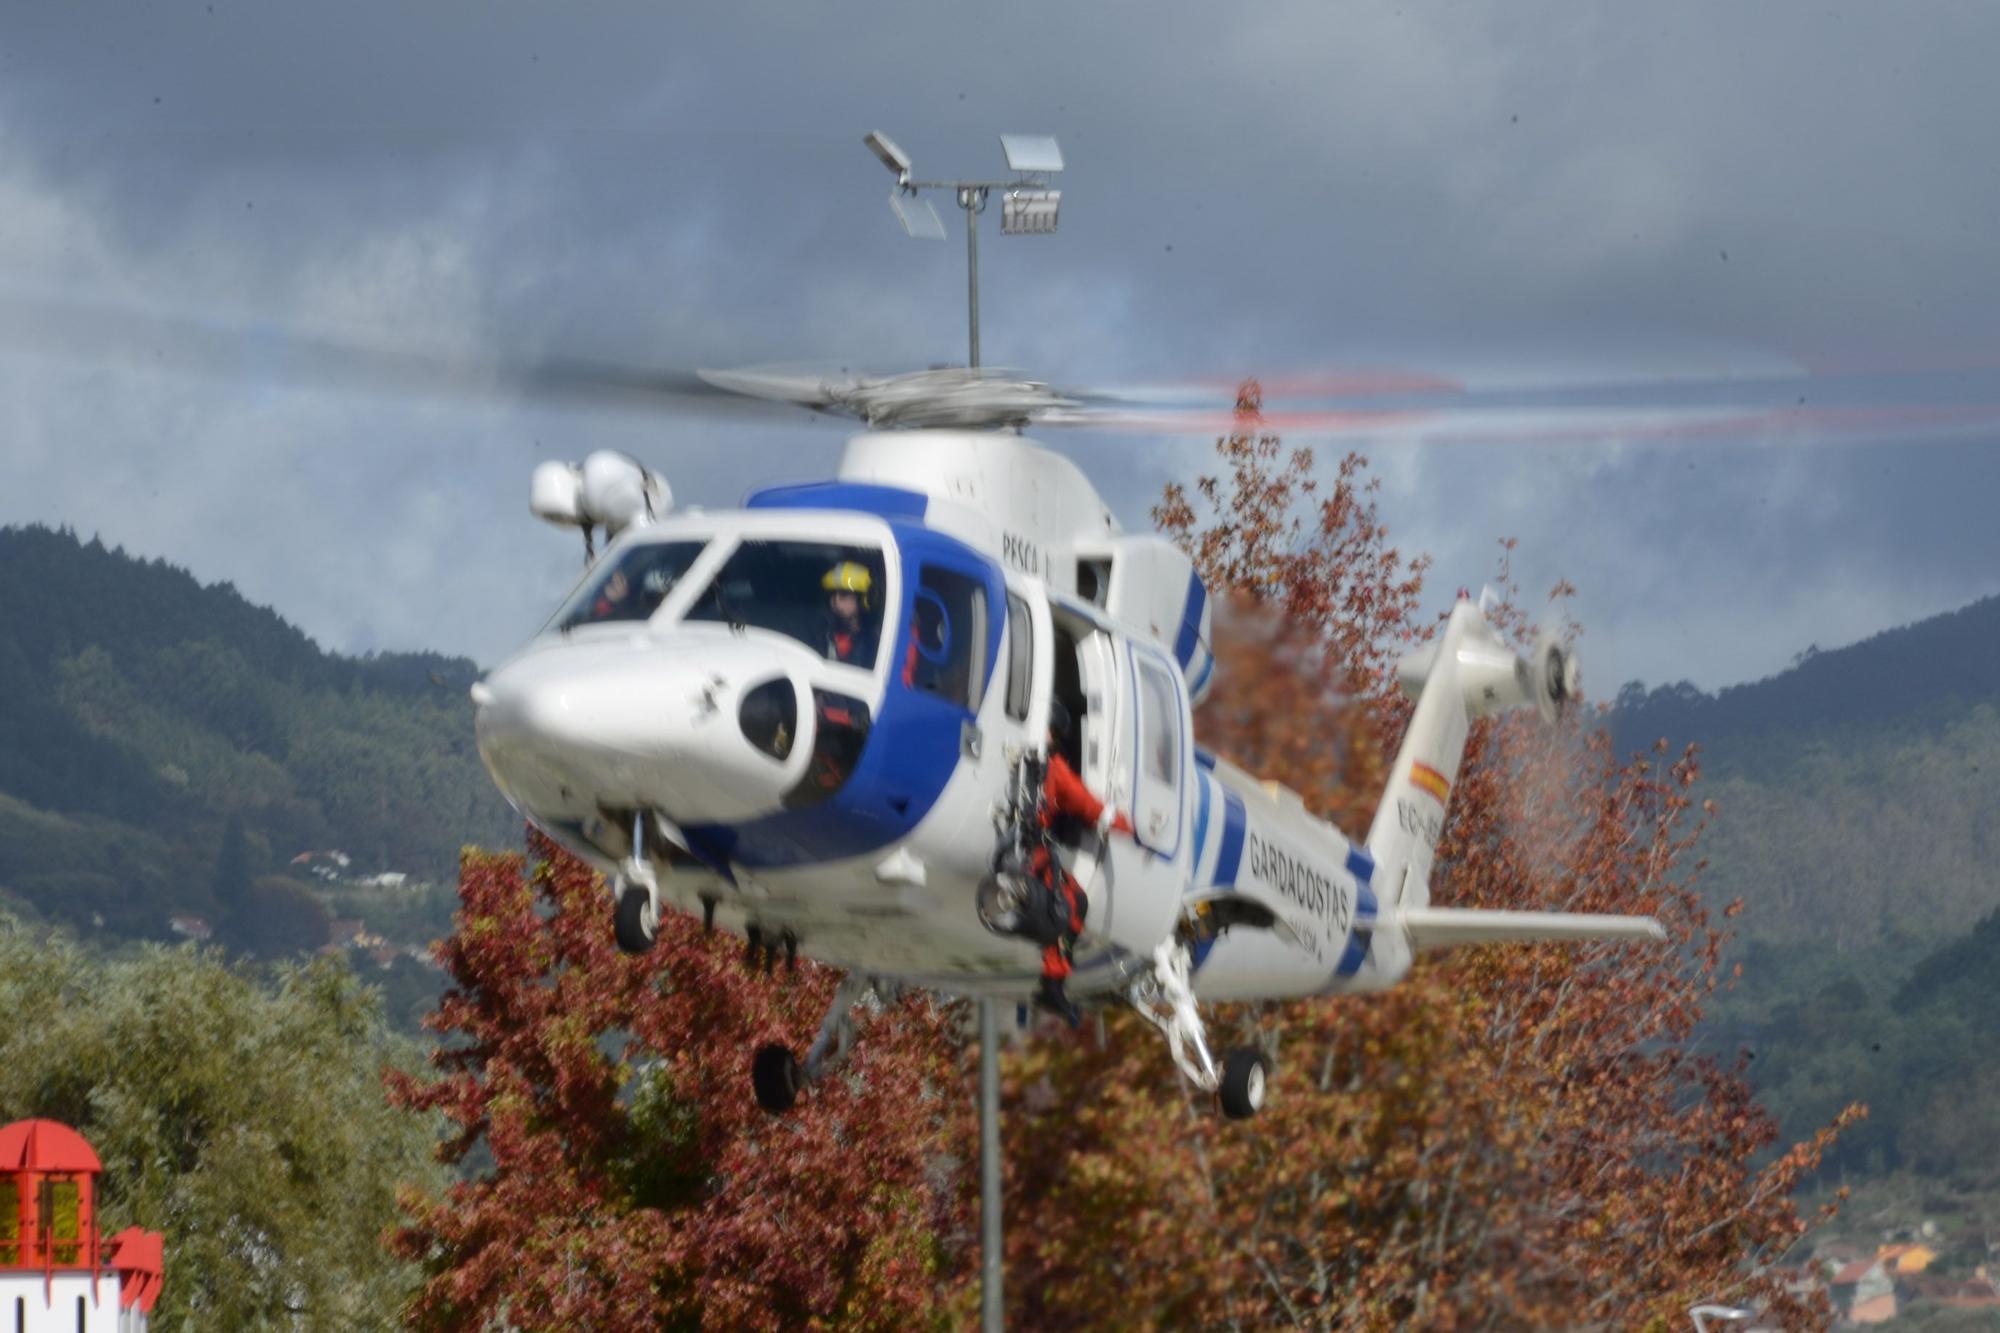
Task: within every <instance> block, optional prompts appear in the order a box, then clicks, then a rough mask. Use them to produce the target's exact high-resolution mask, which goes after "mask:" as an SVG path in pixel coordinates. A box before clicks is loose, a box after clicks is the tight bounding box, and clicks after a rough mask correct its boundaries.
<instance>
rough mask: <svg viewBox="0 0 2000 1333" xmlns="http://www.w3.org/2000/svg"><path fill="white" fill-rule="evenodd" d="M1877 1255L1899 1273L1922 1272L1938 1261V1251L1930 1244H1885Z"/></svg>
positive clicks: (1893, 1270)
mask: <svg viewBox="0 0 2000 1333" xmlns="http://www.w3.org/2000/svg"><path fill="white" fill-rule="evenodd" d="M1875 1257H1876V1258H1877V1259H1880V1260H1881V1261H1882V1262H1883V1263H1885V1264H1887V1265H1888V1266H1889V1268H1890V1271H1892V1272H1895V1273H1898V1274H1905V1275H1907V1274H1910V1273H1921V1272H1923V1271H1924V1270H1925V1269H1927V1268H1929V1267H1930V1266H1931V1265H1932V1264H1934V1263H1936V1262H1937V1251H1936V1250H1934V1249H1932V1248H1931V1247H1930V1246H1928V1245H1923V1244H1916V1245H1884V1246H1883V1247H1882V1248H1881V1249H1880V1250H1878V1251H1876V1253H1875Z"/></svg>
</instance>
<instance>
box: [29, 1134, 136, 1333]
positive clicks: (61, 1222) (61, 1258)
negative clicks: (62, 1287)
mask: <svg viewBox="0 0 2000 1333" xmlns="http://www.w3.org/2000/svg"><path fill="white" fill-rule="evenodd" d="M103 1171H104V1163H103V1162H101V1161H99V1160H98V1156H97V1153H96V1151H95V1150H94V1149H92V1148H91V1146H90V1144H89V1143H88V1142H86V1141H85V1140H84V1137H83V1135H81V1134H79V1133H77V1132H76V1131H75V1130H73V1129H71V1128H70V1127H69V1126H68V1125H63V1124H58V1123H56V1122H55V1121H53V1120H17V1121H15V1122H14V1123H13V1124H11V1125H7V1126H5V1127H4V1128H0V1275H4V1274H7V1273H20V1272H24V1271H25V1272H29V1273H39V1274H40V1275H41V1276H42V1279H43V1281H44V1282H50V1281H53V1280H54V1278H55V1276H56V1275H57V1274H58V1273H72V1272H75V1271H76V1270H79V1269H81V1270H83V1271H84V1272H86V1273H95V1272H101V1271H102V1269H103V1268H106V1267H108V1268H110V1269H111V1270H112V1271H113V1272H115V1273H116V1274H117V1275H118V1308H119V1309H121V1310H129V1309H131V1308H133V1307H134V1306H137V1307H138V1308H139V1309H140V1310H142V1311H144V1312H145V1313H147V1314H149V1315H150V1314H151V1313H152V1310H153V1302H155V1301H157V1300H158V1299H159V1298H160V1282H161V1275H162V1273H163V1271H164V1268H165V1260H164V1255H163V1251H164V1246H163V1244H162V1241H161V1236H160V1233H159V1232H157V1231H145V1230H142V1229H140V1228H139V1227H127V1228H125V1230H123V1231H121V1232H119V1233H118V1234H117V1235H116V1236H112V1237H110V1238H108V1239H106V1238H104V1237H102V1236H101V1235H100V1234H99V1232H98V1229H97V1200H96V1197H95V1196H96V1184H97V1181H96V1177H97V1176H99V1175H101V1174H102V1173H103ZM78 1317H79V1319H81V1317H82V1316H81V1315H79V1316H78ZM121 1326H122V1325H121Z"/></svg>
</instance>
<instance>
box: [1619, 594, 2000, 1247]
mask: <svg viewBox="0 0 2000 1333" xmlns="http://www.w3.org/2000/svg"><path fill="white" fill-rule="evenodd" d="M1995 662H2000V598H1988V599H1986V600H1984V601H1981V602H1978V603H1975V604H1973V605H1972V606H1969V607H1966V608H1964V609H1963V610H1960V611H1957V612H1954V613H1952V614H1950V615H1944V616H1938V617H1936V618H1934V619H1931V620H1926V621H1923V622H1921V623H1919V624H1915V625H1910V626H1905V627H1903V628H1900V629H1894V630H1889V631H1886V632H1884V633H1882V634H1878V635H1876V636H1874V637H1873V638H1870V639H1868V640H1866V641H1864V642H1862V643H1858V644H1855V645H1853V646H1851V647H1847V648H1840V649H1835V650H1831V651H1826V652H1818V651H1808V652H1806V653H1804V654H1801V657H1800V660H1799V661H1798V663H1797V664H1796V665H1795V666H1794V667H1793V668H1792V669H1790V670H1788V671H1785V672H1782V673H1780V674H1779V675H1776V676H1773V677H1771V678H1770V679H1768V680H1762V681H1757V682H1755V683H1753V684H1748V685H1742V686H1737V687H1734V688H1732V689H1726V690H1723V691H1721V692H1720V693H1719V694H1715V695H1708V694H1703V693H1701V692H1700V691H1697V690H1695V689H1693V688H1692V687H1691V686H1686V685H1681V686H1673V687H1667V688H1663V689H1657V690H1653V691H1650V692H1649V691H1647V690H1645V689H1644V687H1642V686H1639V685H1637V684H1633V685H1628V686H1626V687H1625V689H1624V690H1623V691H1622V692H1621V693H1620V695H1619V697H1618V702H1617V706H1616V708H1615V709H1614V711H1613V713H1612V715H1611V718H1610V725H1611V726H1612V729H1613V734H1614V736H1615V737H1616V739H1617V743H1618V744H1619V745H1620V746H1621V748H1623V749H1625V750H1627V751H1630V750H1635V749H1642V748H1646V747H1648V746H1650V745H1651V744H1652V743H1653V742H1654V741H1656V740H1658V739H1662V738H1664V739H1665V740H1666V741H1667V742H1668V744H1669V746H1670V747H1671V748H1672V749H1673V750H1675V751H1676V752H1677V751H1678V750H1679V749H1680V748H1681V747H1682V746H1683V745H1685V744H1687V743H1689V742H1693V743H1695V744H1697V745H1699V746H1700V747H1701V763H1702V768H1703V771H1704V774H1705V776H1704V778H1703V780H1702V782H1701V784H1700V786H1699V788H1698V790H1699V792H1700V794H1702V795H1703V796H1706V797H1707V798H1709V799H1711V800H1713V801H1714V802H1715V813H1714V815H1713V818H1712V823H1711V828H1710V832H1709V836H1708V837H1707V838H1706V839H1705V850H1706V852H1707V856H1708V859H1709V862H1710V864H1709V868H1708V871H1707V874H1706V877H1705V881H1704V882H1705V886H1706V891H1707V893H1708V895H1709V897H1710V900H1711V901H1728V900H1729V899H1732V898H1737V897H1740V898H1742V899H1743V903H1744V910H1743V913H1742V915H1741V916H1740V917H1739V918H1737V921H1736V925H1737V927H1738V929H1739V933H1740V937H1741V938H1740V941H1739V943H1738V945H1737V946H1736V950H1735V953H1736V957H1737V958H1739V959H1740V960H1741V962H1742V964H1743V978H1742V981H1741V983H1740V984H1739V985H1738V986H1737V987H1736V988H1735V989H1734V990H1733V991H1732V992H1730V993H1728V994H1725V995H1722V996H1720V997H1718V1000H1717V1002H1716V1004H1715V1005H1714V1006H1713V1008H1712V1010H1711V1016H1712V1019H1713V1021H1712V1023H1711V1030H1712V1032H1713V1034H1714V1040H1715V1042H1716V1044H1717V1046H1718V1047H1719V1048H1721V1050H1722V1051H1724V1052H1725V1053H1731V1052H1734V1051H1735V1050H1737V1049H1739V1048H1741V1049H1746V1050H1748V1051H1749V1052H1750V1053H1751V1054H1752V1056H1753V1059H1752V1065H1751V1068H1752V1077H1753V1079H1754V1081H1755V1082H1756V1084H1757V1085H1758V1088H1759V1094H1760V1097H1761V1098H1762V1099H1763V1100H1764V1101H1765V1103H1766V1104H1767V1105H1769V1106H1770V1107H1771V1108H1772V1109H1773V1110H1774V1111H1775V1112H1776V1113H1777V1114H1778V1115H1779V1117H1780V1120H1781V1121H1782V1122H1783V1124H1784V1126H1785V1129H1786V1131H1787V1132H1788V1133H1797V1132H1800V1131H1802V1130H1805V1129H1809V1128H1810V1127H1811V1126H1813V1125H1816V1124H1819V1123H1822V1122H1823V1121H1824V1120H1825V1119H1826V1118H1827V1116H1829V1115H1831V1114H1832V1113H1833V1112H1834V1111H1836V1110H1838V1108H1839V1107H1840V1106H1842V1105H1845V1104H1846V1103H1847V1102H1849V1101H1852V1100H1856V1099H1859V1100H1862V1101H1865V1102H1867V1103H1868V1104H1869V1107H1870V1115H1869V1118H1868V1120H1867V1121H1865V1122H1864V1123H1862V1124H1860V1125H1857V1126H1854V1127H1853V1128H1851V1129H1849V1130H1848V1131H1847V1132H1846V1133H1844V1134H1843V1135H1841V1137H1840V1140H1839V1142H1838V1143H1837V1144H1836V1145H1835V1147H1834V1149H1833V1150H1832V1152H1831V1153H1830V1154H1829V1156H1828V1159H1827V1163H1826V1172H1827V1174H1828V1176H1829V1178H1833V1179H1844V1180H1848V1181H1850V1182H1852V1181H1854V1180H1856V1179H1864V1180H1865V1179H1869V1178H1875V1177H1882V1176H1885V1175H1888V1174H1891V1173H1907V1174H1909V1175H1910V1176H1913V1177H1915V1178H1917V1179H1918V1180H1920V1181H1924V1182H1928V1185H1927V1188H1929V1189H1931V1190H1932V1191H1933V1193H1932V1196H1931V1197H1933V1198H1934V1199H1935V1198H1937V1197H1949V1196H1950V1194H1951V1193H1954V1192H1955V1193H1956V1195H1957V1196H1959V1197H1961V1198H1962V1199H1963V1200H1970V1201H1974V1202H1973V1203H1971V1204H1970V1205H1969V1206H1972V1207H1974V1209H1975V1211H1980V1210H1983V1215H1993V1216H2000V1173H1996V1170H1995V1167H1994V1159H1993V1154H1992V1144H1993V1143H1994V1142H1995V1141H1996V1139H2000V1027H1996V1026H1995V1024H1994V1022H1993V1015H1994V1014H1995V1013H2000V670H1996V669H1995V667H1994V665H1993V664H1994V663H1995ZM1940 1186H1943V1187H1948V1192H1947V1195H1944V1196H1940V1195H1937V1194H1936V1193H1935V1191H1936V1190H1937V1188H1938V1187H1940Z"/></svg>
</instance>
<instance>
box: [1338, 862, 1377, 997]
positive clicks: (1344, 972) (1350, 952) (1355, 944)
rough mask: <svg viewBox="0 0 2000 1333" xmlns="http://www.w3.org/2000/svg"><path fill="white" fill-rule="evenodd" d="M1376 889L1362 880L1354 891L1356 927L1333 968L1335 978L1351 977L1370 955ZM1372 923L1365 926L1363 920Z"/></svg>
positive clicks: (1373, 933)
mask: <svg viewBox="0 0 2000 1333" xmlns="http://www.w3.org/2000/svg"><path fill="white" fill-rule="evenodd" d="M1375 909H1376V902H1375V890H1374V889H1372V888H1370V887H1369V886H1368V881H1367V880H1365V879H1364V880H1362V881H1361V882H1360V883H1359V884H1357V885H1356V887H1355V892H1354V928H1353V929H1352V930H1351V931H1349V932H1348V935H1347V949H1346V951H1345V952H1343V953H1342V954H1341V955H1340V962H1339V964H1338V965H1337V966H1335V968H1334V969H1333V975H1334V979H1335V980H1339V979H1341V978H1343V977H1351V976H1353V975H1354V974H1355V973H1356V972H1359V971H1360V970H1361V963H1362V960H1363V959H1365V958H1367V957H1368V949H1369V946H1370V945H1372V944H1373V943H1374V942H1375V931H1374V929H1373V924H1372V923H1373V922H1374V920H1375ZM1364 920H1365V921H1367V922H1369V923H1370V924H1369V925H1366V926H1364V925H1363V924H1362V922H1363V921H1364Z"/></svg>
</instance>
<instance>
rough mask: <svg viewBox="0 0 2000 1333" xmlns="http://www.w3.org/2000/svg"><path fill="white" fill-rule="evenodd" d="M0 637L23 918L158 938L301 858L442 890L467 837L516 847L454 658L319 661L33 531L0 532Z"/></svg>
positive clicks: (233, 612) (1, 806)
mask: <svg viewBox="0 0 2000 1333" xmlns="http://www.w3.org/2000/svg"><path fill="white" fill-rule="evenodd" d="M0 624H4V625H5V627H6V629H5V632H4V634H0V893H4V894H6V895H9V896H11V897H12V898H13V899H14V900H15V902H16V904H17V905H18V906H25V907H27V908H29V909H32V910H33V911H35V912H38V913H41V914H43V915H46V916H49V917H52V918H56V919H60V920H65V921H69V922H72V923H74V924H76V925H79V926H84V927H90V928H93V929H103V930H107V931H110V932H112V933H114V934H120V935H132V936H141V937H158V936H160V935H162V934H164V933H165V930H166V920H167V917H168V916H169V914H171V913H173V912H177V911H186V912H194V913H211V914H213V913H216V912H217V911H218V910H219V908H220V907H221V904H219V903H218V901H217V898H216V894H217V891H218V888H220V889H221V890H222V891H223V892H225V893H226V892H228V885H227V884H225V883H223V882H222V881H223V880H225V879H228V878H229V877H230V876H234V877H235V878H236V879H238V880H246V881H254V880H256V879H258V878H259V877H261V876H268V875H269V874H270V873H271V872H273V871H276V870H279V869H281V868H283V866H284V865H285V863H287V862H289V861H290V859H291V858H292V857H293V856H294V855H296V854H297V853H299V852H302V851H306V850H321V849H335V848H337V849H340V850H343V851H345V852H347V853H348V854H349V855H350V856H351V857H352V858H353V865H354V868H355V870H356V871H357V872H360V871H365V870H390V869H393V870H401V871H406V872H410V873H412V874H413V875H416V876H420V877H430V878H446V877H449V876H450V875H451V873H452V870H453V866H454V864H455V862H456V858H457V854H458V849H459V847H460V845H461V844H463V843H466V842H486V843H498V844H501V845H506V844H509V843H511V842H512V841H514V840H515V839H517V837H518V826H517V825H516V823H515V821H514V820H513V818H512V816H511V815H510V813H509V812H508V810H507V808H506V805H505V803H504V802H503V801H501V799H500V798H499V796H498V794H497V793H496V792H495V791H494V789H493V786H492V784H491V782H490V781H488V780H487V778H486V775H485V773H484V771H483V770H482V769H481V767H480V765H479V759H478V754H477V752H476V750H475V748H474V746H473V739H472V706H471V703H470V701H469V700H468V698H467V696H466V690H467V687H468V686H469V685H470V684H471V682H472V681H473V680H474V679H475V678H476V677H477V674H478V668H477V667H476V666H475V665H474V664H473V663H471V662H469V661H466V660H464V659H459V658H445V657H440V656H437V655H435V654H385V655H382V656H370V657H361V658H353V657H343V656H340V655H338V654H334V653H328V652H325V651H323V650H322V649H320V648H319V646H318V645H316V644H315V643H314V642H313V641H312V640H311V639H309V638H307V637H306V636H305V635H304V634H303V633H301V632H300V631H299V630H298V629H296V628H294V627H293V626H291V625H289V624H287V623H286V622H285V621H284V620H283V619H282V618H281V617H280V616H279V615H278V614H277V613H276V612H275V611H272V610H271V609H269V608H266V607H259V606H253V605H251V604H250V603H249V602H247V601H245V600H244V599H243V597H242V596H241V595H240V594H238V593H237V592H236V590H235V589H234V588H233V587H231V586H230V585H228V584H214V585H208V586H204V585H202V584H201V583H199V582H198V581H197V580H196V579H194V578H193V577H192V576H191V575H189V574H188V573H187V572H186V571H184V570H181V569H177V568H175V567H173V566H171V565H169V564H167V563H165V562H164V561H160V560H153V561H145V560H139V559H136V558H133V557H131V556H128V555H126V554H125V553H124V552H122V551H118V550H107V549H106V548H105V547H104V546H102V545H101V544H100V543H98V542H97V541H95V540H92V541H89V542H84V541H80V540H79V539H78V538H77V537H76V535H75V534H74V533H71V532H68V531H65V530H52V529H48V528H41V527H30V528H7V529H0ZM232 823H233V824H234V825H235V827H236V828H237V830H238V831H239V835H240V843H241V845H240V849H239V852H238V854H237V863H236V864H235V865H234V866H233V867H228V868H225V867H224V866H223V864H222V862H223V860H224V857H223V844H224V841H225V834H226V833H227V832H228V831H229V829H230V827H231V825H232ZM225 869H227V870H228V871H229V873H228V875H223V876H221V877H219V874H218V872H219V871H222V870H225ZM100 922H101V923H102V924H101V926H100V925H99V924H98V923H100Z"/></svg>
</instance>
